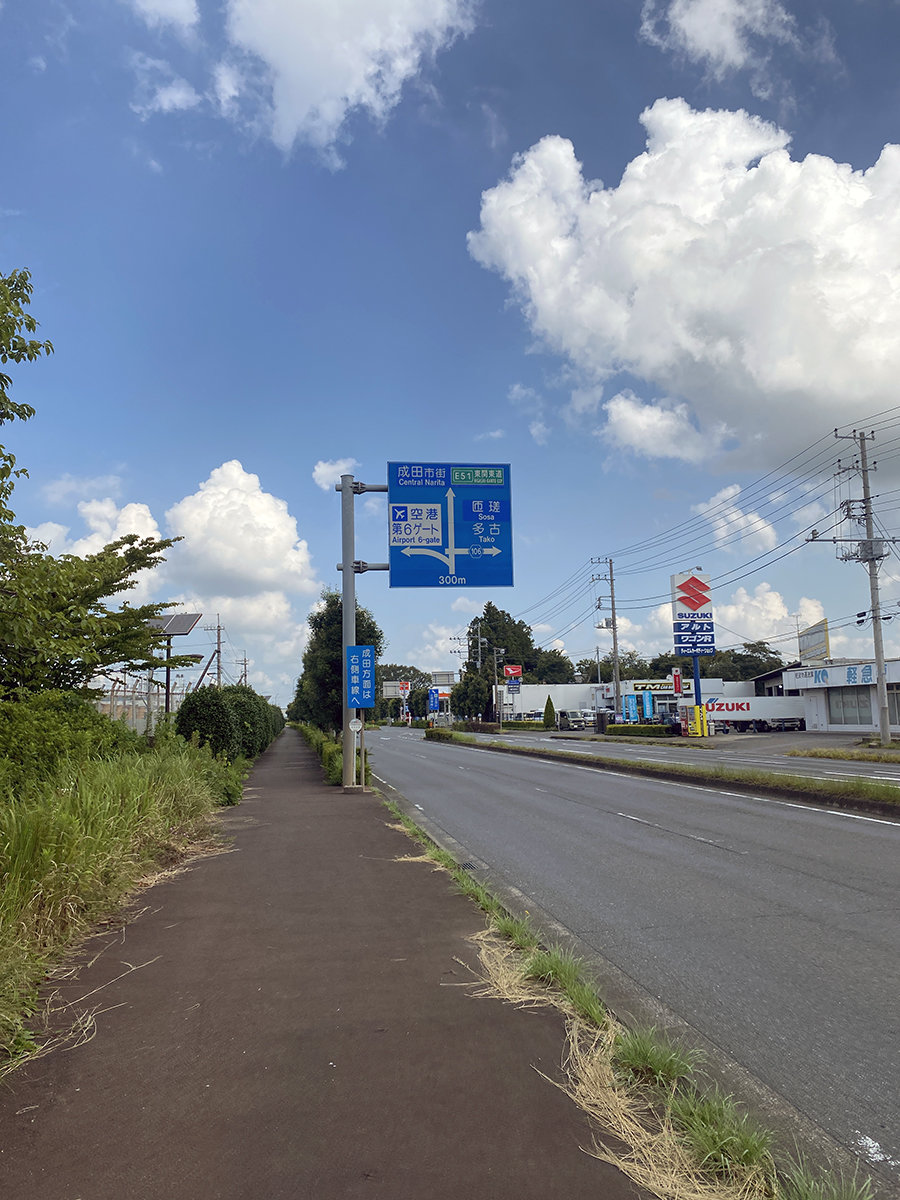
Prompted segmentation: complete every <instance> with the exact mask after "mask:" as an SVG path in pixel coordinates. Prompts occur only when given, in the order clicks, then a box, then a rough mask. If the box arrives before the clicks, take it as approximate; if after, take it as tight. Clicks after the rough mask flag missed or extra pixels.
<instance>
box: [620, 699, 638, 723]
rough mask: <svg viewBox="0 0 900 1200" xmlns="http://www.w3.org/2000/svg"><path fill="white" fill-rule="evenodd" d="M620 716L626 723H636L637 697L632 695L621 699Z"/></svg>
mask: <svg viewBox="0 0 900 1200" xmlns="http://www.w3.org/2000/svg"><path fill="white" fill-rule="evenodd" d="M622 716H623V717H624V718H625V720H626V721H634V722H637V719H638V702H637V696H636V695H635V694H634V693H632V694H631V695H628V696H623V697H622Z"/></svg>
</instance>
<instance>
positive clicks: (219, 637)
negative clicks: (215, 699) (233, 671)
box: [197, 613, 222, 688]
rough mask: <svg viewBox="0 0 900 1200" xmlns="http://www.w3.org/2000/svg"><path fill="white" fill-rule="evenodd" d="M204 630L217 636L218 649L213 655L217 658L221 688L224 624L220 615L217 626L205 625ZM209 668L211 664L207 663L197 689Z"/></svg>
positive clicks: (217, 671) (218, 684) (217, 615)
mask: <svg viewBox="0 0 900 1200" xmlns="http://www.w3.org/2000/svg"><path fill="white" fill-rule="evenodd" d="M203 628H204V630H205V631H206V632H207V633H214V634H215V635H216V648H215V650H214V651H213V654H215V656H216V687H217V688H220V687H221V686H222V623H221V621H220V620H219V614H218V613H216V623H215V625H204V626H203ZM210 662H212V658H210ZM209 666H210V663H207V664H206V666H205V667H204V668H203V675H201V676H200V678H199V679H198V680H197V687H199V686H200V684H201V683H202V682H203V678H204V676H205V675H206V672H207V671H208V670H209Z"/></svg>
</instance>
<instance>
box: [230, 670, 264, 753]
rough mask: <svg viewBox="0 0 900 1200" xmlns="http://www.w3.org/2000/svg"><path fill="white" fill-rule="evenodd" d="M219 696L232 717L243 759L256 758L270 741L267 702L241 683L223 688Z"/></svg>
mask: <svg viewBox="0 0 900 1200" xmlns="http://www.w3.org/2000/svg"><path fill="white" fill-rule="evenodd" d="M221 695H222V699H223V700H224V701H225V703H226V704H227V705H228V708H229V709H230V710H231V715H232V717H234V723H235V725H236V726H237V730H238V736H239V737H240V739H241V754H243V755H244V757H245V758H256V756H257V755H258V754H262V752H263V750H265V748H266V746H268V744H269V742H270V741H271V740H272V738H271V736H270V714H269V704H268V702H267V701H266V700H263V698H262V696H259V695H257V693H256V692H254V690H253V688H251V687H247V685H246V684H243V683H234V684H231V685H230V686H229V687H223V688H222V691H221Z"/></svg>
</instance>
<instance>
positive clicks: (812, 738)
mask: <svg viewBox="0 0 900 1200" xmlns="http://www.w3.org/2000/svg"><path fill="white" fill-rule="evenodd" d="M474 736H475V737H476V738H478V739H479V740H482V741H485V742H489V741H496V740H497V738H498V736H500V735H497V734H475V735H474ZM829 736H830V735H829ZM502 740H503V742H504V743H507V744H510V745H517V746H540V747H546V748H547V749H552V750H570V751H577V752H578V753H579V754H595V755H597V757H598V758H619V759H630V758H634V759H640V760H642V761H646V762H654V763H690V764H691V765H696V764H700V765H701V766H729V767H737V768H741V769H744V770H755V771H769V772H771V773H773V774H776V775H778V774H781V775H806V776H810V777H812V778H813V779H860V778H862V779H878V780H882V781H884V782H885V783H896V784H898V785H900V763H878V762H859V761H857V762H854V761H851V760H847V761H842V760H839V759H834V760H829V759H822V758H790V757H788V755H787V754H786V751H787V750H789V749H794V748H798V747H801V746H804V745H806V746H809V747H810V748H813V747H816V748H818V747H820V746H822V745H826V744H828V742H827V738H826V737H823V738H820V739H818V740H817V739H816V735H815V734H797V735H796V736H794V737H791V735H789V734H728V735H725V736H718V737H716V738H715V739H713V741H712V742H709V741H707V742H706V743H705V744H704V745H703V746H702V747H701V746H700V745H693V744H691V743H690V742H688V743H687V744H685V742H683V741H682V740H681V739H680V738H673V739H672V741H671V743H668V744H666V745H663V746H648V745H646V744H641V743H640V742H638V744H634V743H631V744H629V743H628V742H626V741H624V740H622V741H616V742H606V741H591V740H590V739H589V738H584V737H579V735H578V734H577V733H576V734H565V735H560V734H550V733H543V732H535V733H531V732H527V731H526V732H521V731H518V730H515V731H510V732H509V733H504V734H503V735H502ZM837 740H838V741H839V742H840V745H841V747H842V748H843V747H844V746H847V747H849V746H855V744H856V741H857V740H858V739H856V738H853V739H850V738H846V739H837ZM832 744H834V743H832Z"/></svg>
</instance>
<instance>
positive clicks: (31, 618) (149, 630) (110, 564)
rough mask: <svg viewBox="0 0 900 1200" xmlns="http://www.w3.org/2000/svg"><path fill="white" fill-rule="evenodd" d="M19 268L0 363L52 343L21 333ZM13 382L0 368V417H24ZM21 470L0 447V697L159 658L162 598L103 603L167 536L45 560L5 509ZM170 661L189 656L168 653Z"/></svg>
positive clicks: (25, 280)
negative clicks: (117, 605)
mask: <svg viewBox="0 0 900 1200" xmlns="http://www.w3.org/2000/svg"><path fill="white" fill-rule="evenodd" d="M32 291H33V288H32V285H31V276H30V275H29V273H28V272H27V271H23V270H19V271H12V272H11V273H10V274H9V275H2V274H0V363H3V364H6V363H8V362H12V363H24V362H34V360H35V359H37V358H40V357H41V355H45V354H50V353H52V351H53V346H52V344H51V343H50V342H48V341H43V342H42V341H39V340H37V339H35V338H32V337H29V336H27V335H29V334H33V333H35V332H36V330H37V322H36V321H35V319H34V317H33V316H32V315H31V314H30V313H29V312H28V311H27V308H28V305H29V304H30V302H31V295H32ZM11 387H12V380H11V379H10V377H9V375H7V374H5V373H2V372H0V425H3V424H5V423H6V422H10V421H16V420H18V421H27V420H28V418H29V417H32V416H33V415H34V409H33V408H32V407H31V405H30V404H22V403H18V402H16V401H13V400H12V398H11V396H10V388H11ZM25 473H26V472H25V471H24V470H22V469H21V468H17V467H16V459H15V456H14V455H13V454H12V453H10V451H9V449H8V448H7V447H6V446H0V696H2V697H5V698H9V697H15V696H18V695H21V694H23V693H30V692H37V691H42V690H45V689H62V690H81V689H84V688H86V687H87V685H88V684H89V683H90V681H91V680H92V678H93V677H94V676H95V675H97V674H99V673H102V672H103V671H104V670H107V669H108V668H110V667H113V666H118V667H125V668H127V669H129V670H132V671H140V670H150V669H152V668H153V667H157V666H162V665H163V664H164V663H165V662H166V659H165V656H164V655H162V654H160V653H157V651H159V650H160V647H161V643H162V642H163V640H164V639H163V637H162V635H161V634H160V632H159V630H158V629H154V628H153V627H152V626H151V625H150V624H149V622H150V620H151V619H152V618H158V617H160V616H161V615H162V613H163V612H164V610H165V609H166V608H169V607H171V606H170V605H168V604H145V605H141V606H139V607H136V608H132V607H130V606H129V605H127V604H125V605H123V607H122V608H121V609H118V610H116V611H113V610H111V609H110V608H109V607H108V606H107V604H106V603H105V601H106V600H108V599H110V598H112V597H114V596H117V595H119V594H120V593H122V592H124V591H127V590H128V589H129V588H132V587H134V585H135V578H134V577H135V575H136V574H137V572H138V571H142V570H148V569H151V568H153V567H155V566H156V565H158V563H160V562H162V561H164V559H163V552H164V551H165V550H167V549H168V548H169V547H170V546H171V545H173V541H172V540H171V539H155V538H139V537H137V536H136V535H131V536H129V537H124V538H120V539H119V540H118V541H117V542H113V543H111V544H110V545H108V546H105V547H104V548H103V549H102V550H100V551H98V552H97V553H96V554H92V555H89V556H88V557H87V558H78V557H76V556H75V555H71V554H67V555H63V556H61V557H60V558H54V557H52V556H51V555H49V554H48V553H47V547H46V546H43V545H41V544H40V543H37V542H29V540H28V538H27V536H26V533H25V529H24V527H23V526H22V525H17V524H16V523H15V513H14V512H13V511H12V509H11V507H10V501H11V497H12V492H13V488H14V487H15V481H16V479H17V478H19V477H20V476H21V475H23V474H25ZM168 661H169V663H170V665H172V666H185V665H187V664H188V663H189V662H190V661H191V660H190V659H189V658H187V657H185V656H173V657H172V658H171V659H170V660H168Z"/></svg>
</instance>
